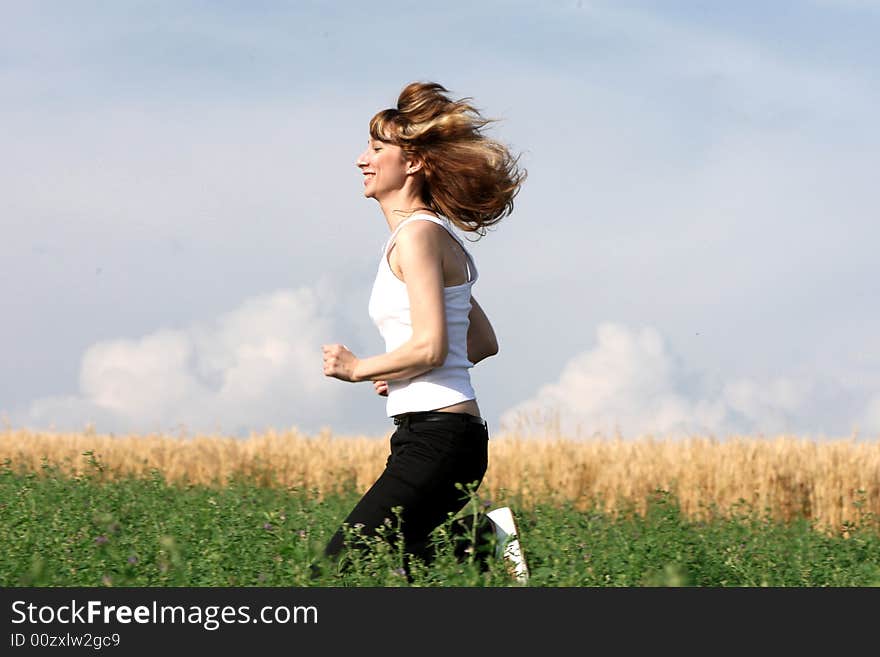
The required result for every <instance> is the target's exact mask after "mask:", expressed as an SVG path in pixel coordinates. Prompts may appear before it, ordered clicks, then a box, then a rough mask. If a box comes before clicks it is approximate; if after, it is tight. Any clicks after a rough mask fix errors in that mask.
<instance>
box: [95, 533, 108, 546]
mask: <svg viewBox="0 0 880 657" xmlns="http://www.w3.org/2000/svg"><path fill="white" fill-rule="evenodd" d="M109 540H110V539H109V538H107V537H106V536H104V535H101V536H98V537H97V538H96V539H95V544H96V545H104V543H106V542H107V541H109Z"/></svg>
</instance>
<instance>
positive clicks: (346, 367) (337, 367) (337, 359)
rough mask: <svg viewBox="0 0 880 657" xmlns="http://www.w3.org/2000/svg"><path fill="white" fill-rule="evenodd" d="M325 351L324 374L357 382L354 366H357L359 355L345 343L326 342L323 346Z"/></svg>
mask: <svg viewBox="0 0 880 657" xmlns="http://www.w3.org/2000/svg"><path fill="white" fill-rule="evenodd" d="M321 349H322V351H323V352H324V376H332V377H333V378H334V379H339V380H341V381H348V382H350V383H355V382H356V379H355V378H354V368H355V367H357V364H358V359H357V357H356V356H355V355H354V354H353V353H351V352H350V351H349V350H348V347H346V346H345V345H344V344H325V345H322V346H321Z"/></svg>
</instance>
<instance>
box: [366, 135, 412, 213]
mask: <svg viewBox="0 0 880 657" xmlns="http://www.w3.org/2000/svg"><path fill="white" fill-rule="evenodd" d="M356 164H357V166H358V168H359V169H360V170H361V172H362V173H363V174H364V196H365V197H367V198H375V199H377V200H379V199H381V198H382V197H384V196H385V195H387V194H388V193H389V192H391V193H394V192H397V191H399V190H402V189H403V188H404V185H405V184H406V181H407V178H408V177H409V176H410V175H411V174H412V173H415V170H414V167H416V168H417V166H418V165H416V164H414V163H413V162H412V161H411V160H408V159H407V158H406V155H405V154H404V152H403V149H401V148H400V146H396V145H394V144H391V143H389V142H384V141H379V140H378V139H372V138H371V139H370V140H369V141H368V143H367V148H366V150H365V151H364V152H363V153H361V154H360V155H359V156H358V159H357V162H356Z"/></svg>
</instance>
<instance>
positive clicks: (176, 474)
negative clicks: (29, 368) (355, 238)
mask: <svg viewBox="0 0 880 657" xmlns="http://www.w3.org/2000/svg"><path fill="white" fill-rule="evenodd" d="M389 436H390V432H389V433H388V434H386V435H385V436H340V435H333V434H332V433H331V432H330V431H329V430H327V429H325V430H322V431H321V432H319V433H318V434H313V435H308V434H304V433H301V432H299V431H297V430H296V429H295V428H294V429H291V430H287V431H274V430H270V431H266V432H264V433H261V434H256V433H254V434H251V436H250V437H249V438H247V439H241V438H234V437H228V436H222V435H193V436H171V435H124V436H123V435H107V434H97V433H93V432H91V431H86V432H82V433H61V432H48V431H28V430H22V429H10V428H7V429H5V430H3V431H0V460H2V461H5V462H6V463H8V464H9V465H10V466H11V467H12V468H13V469H16V470H17V469H19V468H23V469H25V470H30V471H35V472H38V473H40V472H42V471H43V470H44V468H43V467H42V466H43V465H44V464H51V465H55V466H58V467H59V468H60V469H61V471H62V472H64V473H66V474H70V475H77V474H83V473H84V472H92V473H93V474H95V473H97V474H98V475H99V476H101V477H107V478H113V477H118V476H120V475H127V474H134V475H138V476H149V475H150V474H151V472H152V471H153V470H158V471H160V472H161V473H162V474H163V476H164V477H165V479H166V480H167V481H169V482H179V483H185V482H190V483H195V484H207V485H221V484H223V483H225V482H226V481H227V479H228V478H229V477H232V476H244V477H247V478H250V479H253V480H256V481H259V482H263V483H265V484H267V485H279V486H286V487H288V488H296V489H300V490H307V491H312V492H313V493H315V494H318V495H321V494H326V493H329V492H335V491H340V490H344V489H345V487H346V486H350V485H354V486H355V487H356V488H357V489H359V490H366V488H367V487H368V486H369V485H370V484H371V483H372V482H373V481H374V480H375V479H376V477H377V476H378V475H379V474H380V472H381V471H382V468H383V467H384V464H385V459H386V457H387V456H388V437H389ZM86 452H90V453H91V455H84V453H86ZM90 460H94V461H97V462H98V463H99V464H100V470H97V469H96V467H95V466H94V465H90V463H89V462H90ZM657 489H662V490H666V491H670V492H672V493H674V494H675V495H676V496H677V498H678V500H679V502H680V504H681V508H682V511H683V512H684V513H686V514H687V515H689V516H691V517H694V518H698V517H701V516H704V515H705V514H707V513H708V512H709V508H710V507H712V506H713V505H714V507H715V508H716V510H717V511H720V512H721V513H727V512H728V511H730V510H731V509H733V508H734V507H735V505H737V504H739V503H741V501H745V502H746V503H748V505H750V506H751V507H752V508H754V509H758V510H760V511H764V510H765V509H766V510H769V511H770V513H771V514H772V515H773V516H774V517H777V518H780V519H788V518H791V517H792V516H793V515H796V514H799V513H803V514H805V515H806V516H807V517H808V518H811V519H814V520H815V521H816V522H817V524H819V525H825V526H826V527H828V528H840V527H841V526H842V524H843V523H844V522H847V521H855V520H856V519H857V518H858V514H859V513H860V511H859V508H858V507H857V503H860V504H861V513H864V512H865V511H867V512H870V513H872V514H874V516H875V517H880V441H870V442H868V441H857V440H855V439H835V440H824V441H813V440H807V439H800V438H797V437H794V436H778V437H772V438H763V437H762V438H750V437H746V436H742V437H731V438H727V439H725V440H717V439H710V438H700V437H693V438H690V439H663V440H660V439H651V438H641V439H636V440H624V439H622V438H619V437H618V438H615V439H603V438H593V439H590V440H577V441H575V440H567V439H565V438H562V437H556V438H546V437H545V438H542V439H538V438H534V437H524V436H521V435H518V434H516V433H512V434H503V435H498V436H493V437H492V438H491V439H490V442H489V470H488V472H487V474H486V477H485V479H484V481H483V484H482V486H481V488H480V494H481V496H483V497H484V498H489V499H491V500H494V501H499V500H504V499H507V498H510V497H515V498H516V499H517V500H518V502H519V503H520V504H524V505H529V504H532V503H535V502H538V501H544V502H563V501H568V502H571V503H573V504H574V505H575V506H576V507H579V508H588V507H591V506H592V505H593V504H594V503H598V504H599V505H601V506H603V507H604V508H605V509H607V510H609V511H613V510H614V509H615V508H617V505H618V503H619V502H621V501H625V502H628V503H630V504H633V505H635V507H636V509H638V510H643V509H644V504H645V500H646V498H647V497H648V496H649V495H650V494H651V493H653V492H654V491H656V490H657Z"/></svg>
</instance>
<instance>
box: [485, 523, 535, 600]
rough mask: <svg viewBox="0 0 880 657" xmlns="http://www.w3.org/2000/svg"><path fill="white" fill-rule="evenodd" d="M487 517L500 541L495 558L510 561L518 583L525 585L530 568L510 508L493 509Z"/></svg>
mask: <svg viewBox="0 0 880 657" xmlns="http://www.w3.org/2000/svg"><path fill="white" fill-rule="evenodd" d="M486 516H487V517H488V518H489V520H491V521H492V524H493V525H494V527H495V537H496V538H497V539H498V543H497V548H496V551H495V556H496V557H498V558H499V559H500V558H502V557H503V558H504V559H506V560H507V561H509V562H510V565H511V567H512V570H513V575H514V577H516V581H517V582H519V583H520V584H525V583H526V582H528V581H529V568H528V566H527V565H526V559H525V556H524V555H523V552H522V548H521V547H520V544H519V538H518V533H517V531H516V523H515V522H514V520H513V513H512V512H511V510H510V507H507V506H502V507H500V508H498V509H493V510H492V511H489V513H487V514H486Z"/></svg>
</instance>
